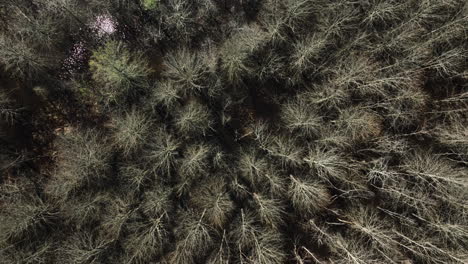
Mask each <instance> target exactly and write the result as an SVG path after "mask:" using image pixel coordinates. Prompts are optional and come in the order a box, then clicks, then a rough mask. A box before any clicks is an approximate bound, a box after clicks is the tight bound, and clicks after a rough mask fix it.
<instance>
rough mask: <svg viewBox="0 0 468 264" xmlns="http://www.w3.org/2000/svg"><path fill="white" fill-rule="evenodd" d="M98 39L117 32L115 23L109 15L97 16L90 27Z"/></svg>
mask: <svg viewBox="0 0 468 264" xmlns="http://www.w3.org/2000/svg"><path fill="white" fill-rule="evenodd" d="M90 27H91V29H92V30H94V31H95V32H96V34H97V35H98V36H99V37H103V36H106V35H111V34H112V33H114V32H115V31H116V30H117V22H116V21H115V20H114V18H113V17H112V16H110V15H107V14H104V15H99V16H97V17H96V18H95V19H94V21H93V22H92V23H91V25H90Z"/></svg>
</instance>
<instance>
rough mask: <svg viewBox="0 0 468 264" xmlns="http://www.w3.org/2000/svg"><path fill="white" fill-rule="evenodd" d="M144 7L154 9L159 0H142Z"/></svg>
mask: <svg viewBox="0 0 468 264" xmlns="http://www.w3.org/2000/svg"><path fill="white" fill-rule="evenodd" d="M142 5H143V8H144V9H146V10H153V9H155V8H156V7H157V6H158V5H159V0H142Z"/></svg>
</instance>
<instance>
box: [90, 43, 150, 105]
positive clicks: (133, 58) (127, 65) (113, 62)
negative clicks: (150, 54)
mask: <svg viewBox="0 0 468 264" xmlns="http://www.w3.org/2000/svg"><path fill="white" fill-rule="evenodd" d="M89 66H90V70H91V72H92V73H93V79H94V80H95V81H96V82H97V83H98V84H99V85H100V86H101V87H100V89H99V90H98V91H97V92H98V94H100V95H101V96H102V99H103V100H104V102H105V103H107V104H109V103H113V102H122V100H123V99H125V98H126V97H127V96H131V95H134V94H135V93H136V91H137V88H139V87H142V86H143V87H144V86H145V85H146V82H147V78H148V77H149V75H150V73H151V69H150V68H149V65H148V63H147V61H146V59H145V58H144V56H143V54H141V53H131V52H130V51H129V50H128V49H127V48H126V47H124V46H123V44H122V43H120V42H116V41H109V42H107V43H106V44H105V45H104V46H103V47H100V48H98V49H97V50H96V51H95V52H94V53H93V56H92V57H91V60H90V61H89Z"/></svg>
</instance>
